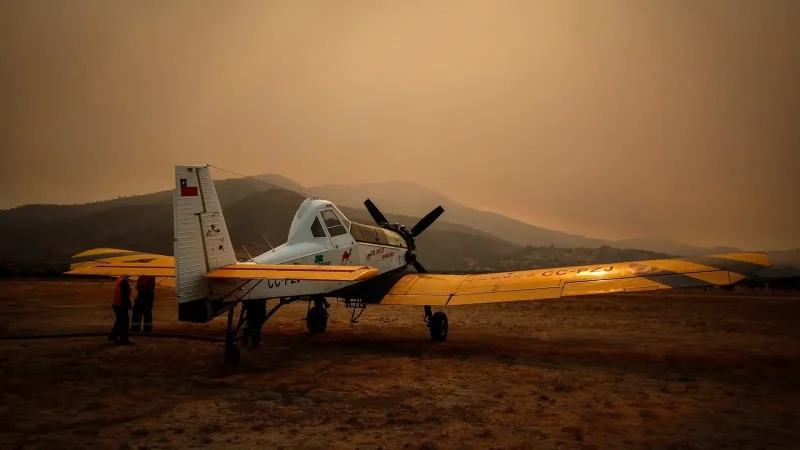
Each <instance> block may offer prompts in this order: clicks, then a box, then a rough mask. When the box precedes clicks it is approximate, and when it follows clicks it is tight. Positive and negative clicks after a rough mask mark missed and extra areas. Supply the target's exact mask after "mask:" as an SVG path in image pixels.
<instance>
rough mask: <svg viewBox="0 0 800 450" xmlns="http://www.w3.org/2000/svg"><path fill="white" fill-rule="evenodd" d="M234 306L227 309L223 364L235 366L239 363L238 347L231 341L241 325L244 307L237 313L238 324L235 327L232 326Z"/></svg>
mask: <svg viewBox="0 0 800 450" xmlns="http://www.w3.org/2000/svg"><path fill="white" fill-rule="evenodd" d="M234 309H235V307H234V306H231V308H230V309H229V310H228V329H227V330H226V331H225V364H226V365H229V366H235V365H238V364H239V347H238V346H237V345H236V343H234V342H233V340H234V338H235V337H236V334H237V333H238V332H239V328H241V327H242V317H244V308H242V312H241V313H240V314H239V324H238V325H237V326H236V329H234V328H233V310H234Z"/></svg>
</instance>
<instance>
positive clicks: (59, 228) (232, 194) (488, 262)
mask: <svg viewBox="0 0 800 450" xmlns="http://www.w3.org/2000/svg"><path fill="white" fill-rule="evenodd" d="M253 178H255V179H257V180H260V181H262V182H259V181H253V180H249V179H241V178H231V179H223V180H217V181H215V185H216V186H217V191H218V193H219V196H220V200H221V203H222V206H223V210H224V211H225V215H226V219H227V221H228V225H229V228H230V231H231V238H232V239H233V241H234V243H235V244H236V246H237V251H238V252H239V254H240V255H246V252H244V250H242V248H241V246H242V245H245V246H246V247H247V251H248V252H250V253H251V254H253V255H255V254H257V253H260V252H263V251H266V250H268V249H269V244H267V242H266V241H265V240H264V238H263V237H262V233H263V235H264V236H266V237H267V238H268V239H269V241H270V242H271V243H272V245H274V246H277V245H279V244H281V243H283V242H284V241H285V240H286V237H287V236H286V235H287V233H288V230H289V225H290V223H291V220H292V217H293V216H294V213H295V211H296V209H297V207H298V206H299V204H300V203H301V202H302V199H303V197H302V196H300V195H298V194H296V193H294V192H289V191H286V190H284V189H277V188H275V187H274V186H279V187H282V188H287V189H291V190H293V191H304V192H307V193H308V194H309V195H315V196H317V197H320V198H325V199H328V200H332V201H334V202H335V203H337V205H339V206H340V208H341V209H342V210H343V211H344V212H345V214H347V216H348V217H350V218H351V219H352V220H355V221H357V222H363V223H367V224H372V223H373V221H372V218H371V217H370V216H369V214H368V213H367V211H366V210H365V209H364V206H363V201H364V200H365V199H366V198H371V199H373V201H375V202H376V203H377V204H378V206H379V207H380V208H381V210H382V211H383V212H384V213H385V214H386V215H387V216H388V218H389V220H391V221H393V222H401V223H404V224H406V225H407V226H413V225H414V224H415V223H416V222H417V220H418V218H419V217H421V216H422V215H424V214H426V213H428V212H429V211H430V210H431V209H433V208H434V207H435V206H437V205H440V204H441V205H443V206H444V207H445V210H446V211H445V213H444V215H443V216H442V217H441V218H440V219H439V220H438V221H437V222H436V223H435V224H434V225H433V226H432V227H431V228H430V229H428V230H427V231H426V232H425V233H424V234H423V235H422V236H421V238H420V240H419V245H420V250H421V262H423V263H424V264H425V265H426V267H428V269H429V270H456V269H457V270H464V269H465V268H475V267H482V268H484V269H490V270H500V269H501V268H502V269H512V268H514V267H517V268H530V267H531V266H530V264H538V265H542V264H544V265H545V266H548V265H549V266H552V265H556V266H558V265H573V264H582V263H584V262H585V263H591V262H601V261H599V260H597V259H594V260H592V259H591V258H595V256H596V258H600V259H602V258H604V257H607V256H609V254H608V253H605V254H600V253H598V254H596V255H595V256H591V255H593V253H592V252H597V251H599V248H600V247H601V246H603V245H610V246H611V247H615V248H634V249H640V250H641V251H631V252H633V253H620V252H624V251H622V250H619V251H616V253H614V254H615V255H628V256H630V257H627V256H626V257H622V256H620V258H623V259H627V260H636V259H650V258H653V257H656V256H654V255H655V254H656V253H659V254H670V255H688V254H700V253H724V252H731V251H736V249H733V248H716V249H707V248H700V247H693V246H689V245H684V244H680V243H676V242H674V241H670V240H668V239H659V238H653V239H628V240H622V241H616V242H609V241H606V240H601V239H593V238H587V237H584V236H578V235H573V234H568V233H561V232H558V231H553V230H548V229H545V228H541V227H536V226H533V225H530V224H527V223H524V222H521V221H518V220H514V219H511V218H508V217H505V216H503V215H501V214H496V213H492V212H486V211H479V210H476V209H473V208H469V207H467V206H464V205H462V204H460V203H458V202H456V201H454V200H452V199H449V198H447V197H445V196H443V195H441V194H438V193H436V192H435V191H432V190H430V189H427V188H424V187H422V186H419V185H416V184H413V183H405V182H387V183H376V184H370V185H360V186H341V185H329V186H318V187H315V188H304V187H303V186H301V185H300V184H299V183H297V182H295V181H293V180H290V179H288V178H286V177H283V176H281V175H274V174H269V175H259V176H256V177H253ZM348 205H351V207H348ZM0 233H2V235H3V237H4V238H3V239H2V240H0V260H3V261H59V260H64V259H65V258H68V257H69V255H71V254H74V253H77V252H79V251H81V250H84V249H86V248H89V247H96V246H111V247H126V248H131V249H136V250H142V251H150V252H157V253H165V254H171V253H172V191H161V192H155V193H152V194H146V195H139V196H131V197H123V198H117V199H113V200H107V201H101V202H94V203H87V204H82V205H26V206H21V207H18V208H13V209H9V210H3V211H0ZM526 246H528V248H534V249H537V248H538V249H540V250H535V251H533V253H531V251H527V253H526V251H523V250H521V248H523V247H526ZM550 246H553V247H555V249H551V248H549V247H550ZM545 247H547V249H546V250H542V249H543V248H545ZM569 248H572V249H575V250H574V251H570V252H568V251H565V250H564V249H569ZM559 249H561V250H559ZM519 252H522V253H519ZM770 257H771V258H772V260H773V263H775V264H776V265H780V266H781V268H780V271H781V273H782V272H785V271H787V270H789V271H791V270H794V269H792V268H791V267H790V266H791V265H794V266H798V267H800V249H795V250H788V251H776V252H770ZM532 258H533V259H532ZM587 258H588V259H587ZM612 259H616V256H615V257H614V258H612ZM513 261H516V262H513Z"/></svg>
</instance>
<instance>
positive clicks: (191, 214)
mask: <svg viewBox="0 0 800 450" xmlns="http://www.w3.org/2000/svg"><path fill="white" fill-rule="evenodd" d="M173 220H174V224H173V228H174V245H175V249H174V251H175V253H174V254H175V293H176V295H177V297H178V305H179V306H178V320H186V321H191V322H207V321H209V320H211V319H212V318H214V316H216V313H217V311H216V310H217V309H218V307H219V306H221V305H212V304H211V303H209V301H208V297H209V294H211V290H210V285H209V283H208V281H207V280H205V279H204V278H203V275H205V274H206V273H208V272H210V271H212V270H214V269H217V268H219V267H222V266H225V265H228V264H235V263H236V262H237V261H236V256H235V254H234V250H233V245H232V244H231V239H230V236H229V235H228V227H227V226H226V225H225V218H224V217H223V216H222V208H221V207H220V204H219V198H218V197H217V190H216V188H215V187H214V180H213V179H212V178H211V173H210V172H209V168H208V166H175V191H174V200H173Z"/></svg>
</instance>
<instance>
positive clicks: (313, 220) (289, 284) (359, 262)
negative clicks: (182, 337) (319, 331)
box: [212, 199, 408, 301]
mask: <svg viewBox="0 0 800 450" xmlns="http://www.w3.org/2000/svg"><path fill="white" fill-rule="evenodd" d="M356 236H358V238H357V237H356ZM384 243H386V244H388V245H383V244H384ZM407 250H408V249H407V248H406V244H405V241H403V240H402V237H400V235H399V234H397V233H394V232H393V231H390V230H385V229H383V228H379V227H374V226H366V225H362V224H357V223H353V222H350V221H349V220H348V219H347V218H346V217H345V216H344V214H343V213H342V212H341V211H339V209H338V208H336V206H335V205H333V204H332V203H331V202H328V201H325V200H312V199H308V200H306V201H305V202H303V204H302V205H301V206H300V208H299V209H298V211H297V214H296V215H295V218H294V221H293V222H292V226H291V228H290V231H289V238H288V240H287V242H286V243H285V244H283V245H280V246H278V247H276V248H275V249H273V250H270V251H268V252H266V253H263V254H261V255H258V256H256V257H255V258H253V260H252V261H250V262H251V263H253V264H303V265H306V264H309V265H313V264H319V265H337V266H338V265H342V266H344V265H354V266H371V267H375V268H377V269H378V271H379V274H384V273H387V272H392V271H395V270H398V269H401V268H403V267H405V266H406V265H407V264H406V259H405V255H406V251H407ZM245 264H246V263H245ZM354 283H358V282H342V281H299V280H290V279H285V280H272V279H267V280H251V281H248V282H245V283H244V284H243V285H242V286H241V288H240V289H239V290H238V292H237V293H236V294H234V295H232V296H230V295H229V296H228V298H226V300H227V301H236V300H255V299H271V298H282V297H295V296H302V295H310V294H318V293H320V292H333V291H336V290H338V289H341V288H344V287H347V286H348V285H351V284H354ZM212 290H213V291H214V292H215V293H218V294H229V293H230V284H228V285H227V286H222V285H219V284H217V285H214V286H213V287H212Z"/></svg>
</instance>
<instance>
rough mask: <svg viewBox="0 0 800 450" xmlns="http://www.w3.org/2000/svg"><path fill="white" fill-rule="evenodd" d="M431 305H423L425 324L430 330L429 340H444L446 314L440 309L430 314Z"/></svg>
mask: <svg viewBox="0 0 800 450" xmlns="http://www.w3.org/2000/svg"><path fill="white" fill-rule="evenodd" d="M431 312H432V311H431V307H430V306H426V307H425V318H424V319H423V320H424V321H425V325H427V326H428V329H429V330H430V332H431V340H432V341H433V342H444V341H446V340H447V314H445V313H443V312H442V311H437V312H436V313H435V314H431Z"/></svg>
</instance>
